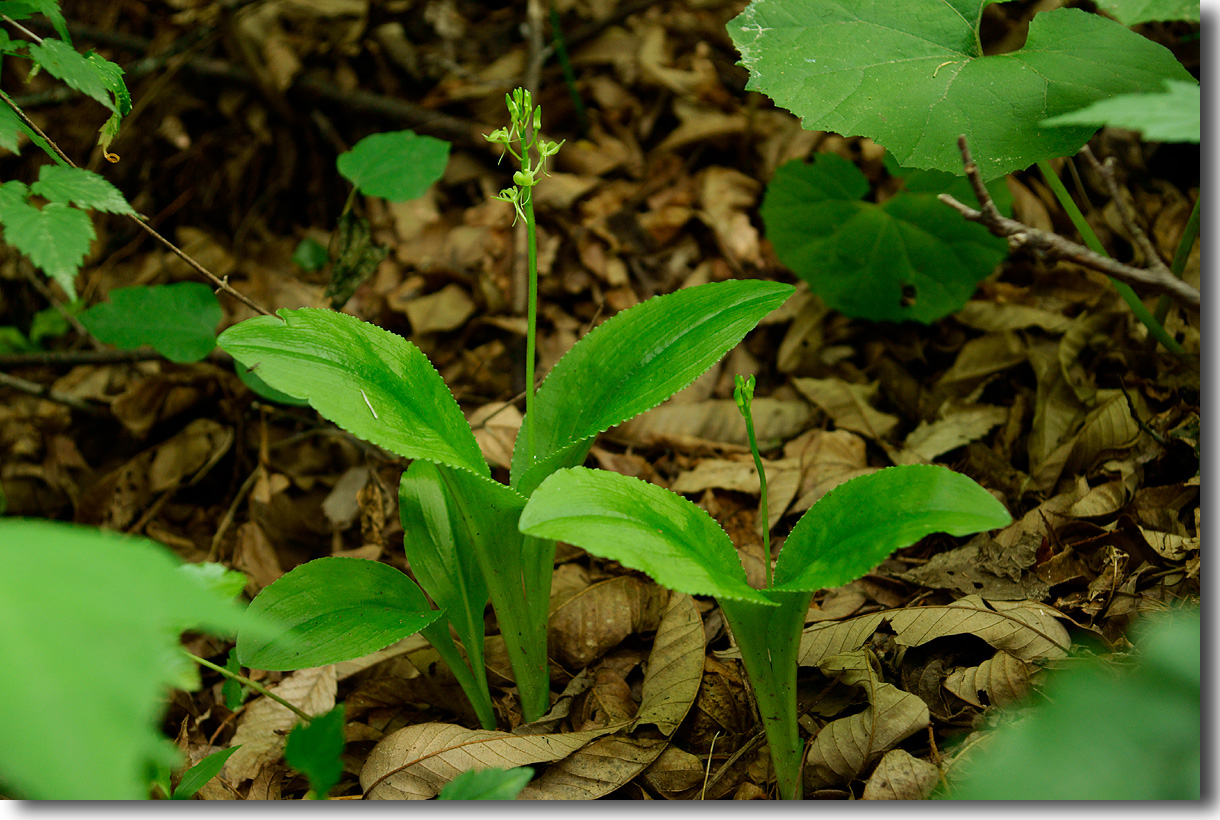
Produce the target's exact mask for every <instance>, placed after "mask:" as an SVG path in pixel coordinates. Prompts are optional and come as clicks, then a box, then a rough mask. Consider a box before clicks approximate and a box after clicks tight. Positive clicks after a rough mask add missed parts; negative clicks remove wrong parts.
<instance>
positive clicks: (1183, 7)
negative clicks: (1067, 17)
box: [1095, 0, 1199, 26]
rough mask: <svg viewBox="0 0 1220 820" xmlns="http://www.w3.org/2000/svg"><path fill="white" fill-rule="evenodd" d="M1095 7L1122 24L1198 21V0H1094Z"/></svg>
mask: <svg viewBox="0 0 1220 820" xmlns="http://www.w3.org/2000/svg"><path fill="white" fill-rule="evenodd" d="M1095 2H1096V3H1097V8H1099V9H1101V10H1102V11H1104V12H1106V13H1108V14H1110V15H1111V16H1112V17H1114V19H1115V20H1117V21H1118V22H1120V23H1122V24H1123V25H1124V26H1137V25H1139V24H1140V23H1149V22H1152V21H1154V20H1191V21H1193V22H1195V23H1197V22H1199V0H1095Z"/></svg>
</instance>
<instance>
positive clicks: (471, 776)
mask: <svg viewBox="0 0 1220 820" xmlns="http://www.w3.org/2000/svg"><path fill="white" fill-rule="evenodd" d="M533 776H534V770H533V768H532V767H530V766H518V767H517V768H515V769H497V768H494V767H492V768H488V769H472V770H470V771H466V772H462V773H461V774H459V775H458V776H457V777H455V778H453V779H452V780H450V781H449V783H448V784H447V785H446V786H445V788H443V789H441V793H440V795H438V796H437V798H436V799H437V800H516V799H517V795H518V794H520V793H521V790H522V789H524V788H525V787H526V785H527V784H528V783H529V782H530V778H532V777H533Z"/></svg>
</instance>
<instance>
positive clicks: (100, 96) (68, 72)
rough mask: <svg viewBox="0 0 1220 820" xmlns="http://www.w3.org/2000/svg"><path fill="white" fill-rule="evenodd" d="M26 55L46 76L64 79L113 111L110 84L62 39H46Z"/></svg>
mask: <svg viewBox="0 0 1220 820" xmlns="http://www.w3.org/2000/svg"><path fill="white" fill-rule="evenodd" d="M29 54H30V56H31V57H33V58H34V61H35V62H37V63H38V64H39V65H41V66H42V67H43V68H45V69H46V70H47V73H48V74H50V75H51V76H53V77H56V78H57V79H60V80H63V81H64V82H65V83H66V84H67V85H69V86H71V87H72V88H75V89H76V90H77V91H79V92H81V93H82V94H84V95H85V96H87V97H92V98H93V99H95V100H97V101H98V102H100V103H101V104H102V105H104V106H106V107H107V108H109V109H110V110H111V111H114V110H116V108H117V106H116V105H115V103H114V99H113V96H112V95H111V93H110V87H109V81H108V80H107V77H106V75H105V74H104V73H103V71H101V70H99V68H98V66H97V65H95V64H93V63H91V62H90V61H89V60H88V58H86V57H83V56H81V55H80V54H79V53H78V52H77V51H76V49H74V48H72V46H71V45H69V44H68V43H65V42H64V41H63V40H54V39H46V40H43V41H42V42H41V43H35V44H34V45H32V46H30V48H29Z"/></svg>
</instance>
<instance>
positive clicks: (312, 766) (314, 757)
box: [284, 704, 346, 800]
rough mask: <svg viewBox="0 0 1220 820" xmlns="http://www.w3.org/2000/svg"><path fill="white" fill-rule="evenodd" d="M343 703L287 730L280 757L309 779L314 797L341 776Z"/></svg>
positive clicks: (323, 795) (322, 796) (323, 796)
mask: <svg viewBox="0 0 1220 820" xmlns="http://www.w3.org/2000/svg"><path fill="white" fill-rule="evenodd" d="M345 745H346V742H345V741H344V739H343V704H339V705H338V706H336V707H335V708H334V709H331V710H330V711H329V712H327V713H326V714H324V715H319V716H318V717H315V718H314V719H313V720H311V721H310V722H309V723H307V724H301V723H298V724H297V725H296V726H294V727H292V731H291V732H289V733H288V743H287V744H285V746H284V760H285V762H287V763H288V765H289V766H291V767H292V768H294V769H296V770H297V771H298V772H301V773H302V774H304V775H305V776H306V777H307V778H309V789H310V791H311V792H312V793H313V799H314V800H325V799H326V795H327V794H328V793H329V792H330V790H331V789H333V788H334V787H335V784H336V783H338V782H339V778H340V777H342V776H343V747H344V746H345Z"/></svg>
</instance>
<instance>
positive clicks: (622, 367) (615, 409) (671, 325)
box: [512, 280, 793, 495]
mask: <svg viewBox="0 0 1220 820" xmlns="http://www.w3.org/2000/svg"><path fill="white" fill-rule="evenodd" d="M792 291H793V288H792V286H791V285H784V284H779V283H777V282H759V281H744V280H731V281H728V282H715V283H711V284H707V285H698V286H696V287H692V288H686V289H684V290H679V291H677V292H676V293H671V294H669V295H667V296H658V297H655V298H653V299H649V300H648V301H647V302H644V303H642V304H639V305H636V306H635V307H633V308H630V309H628V310H625V311H623V312H621V313H619V314H617V315H615V316H613V317H611V318H610V319H608V320H607V321H605V322H603V323H602V324H601V325H600V326H598V327H596V328H594V329H593V330H592V331H591V332H590V333H588V334H587V335H586V336H585V337H584V338H583V339H581V340H580V341H579V342H577V343H576V345H575V346H573V347H572V349H571V350H569V351H568V352H567V354H566V355H564V357H563V358H562V359H560V360H559V362H558V363H557V364H556V365H555V367H554V368H553V369H552V370H551V372H550V374H549V375H548V376H547V378H546V381H544V382H543V383H542V386H541V387H540V388H539V389H538V392H537V393H536V394H535V396H534V410H533V414H534V416H535V419H534V422H535V423H534V437H535V440H534V442H533V446H532V447H531V446H530V443H529V442H528V441H527V439H529V437H530V436H529V425H530V420H529V419H528V418H527V419H526V420H525V422H524V424H523V425H522V427H521V432H520V433H519V434H518V435H517V444H516V446H515V448H514V450H513V463H512V484H513V486H514V487H515V488H516V489H517V490H518V491H519V492H521V493H522V494H523V495H529V494H530V492H531V491H532V490H533V488H534V487H536V486H538V484H539V482H541V481H542V479H544V478H546V476H548V475H550V474H551V473H552V472H554V471H555V470H557V469H559V468H560V467H571V466H575V465H577V464H579V463H580V462H582V461H583V460H584V457H585V455H586V454H587V453H588V452H589V447H590V446H591V444H592V442H593V437H594V436H596V435H597V434H598V433H601V432H603V431H604V430H608V429H609V428H611V427H613V426H614V425H616V424H621V423H622V422H624V421H626V420H628V419H630V418H632V417H634V416H637V415H639V414H640V413H643V412H644V411H646V410H651V409H652V408H654V407H656V406H657V405H658V404H660V403H661V402H663V401H665V400H666V399H667V398H669V397H670V396H672V395H673V394H674V393H677V392H678V391H679V390H681V389H682V388H684V387H686V386H687V385H689V384H690V383H691V382H693V381H694V380H695V379H696V378H698V377H699V375H700V374H702V373H703V372H704V371H705V370H707V369H708V368H709V367H711V366H712V365H713V364H715V363H716V362H717V361H719V360H720V358H721V357H722V356H724V354H726V353H727V352H729V350H731V349H732V348H733V347H734V346H735V345H736V344H737V343H738V342H740V341H741V340H742V339H743V338H744V337H745V335H746V334H747V333H748V332H750V330H751V329H752V328H753V327H754V326H755V325H757V324H758V323H759V322H760V321H761V320H762V319H763V318H764V317H765V316H766V315H767V314H768V313H770V312H771V311H773V310H775V308H777V307H779V306H780V305H781V304H783V303H784V301H785V300H786V299H787V298H788V297H789V296H790V295H791V294H792Z"/></svg>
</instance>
